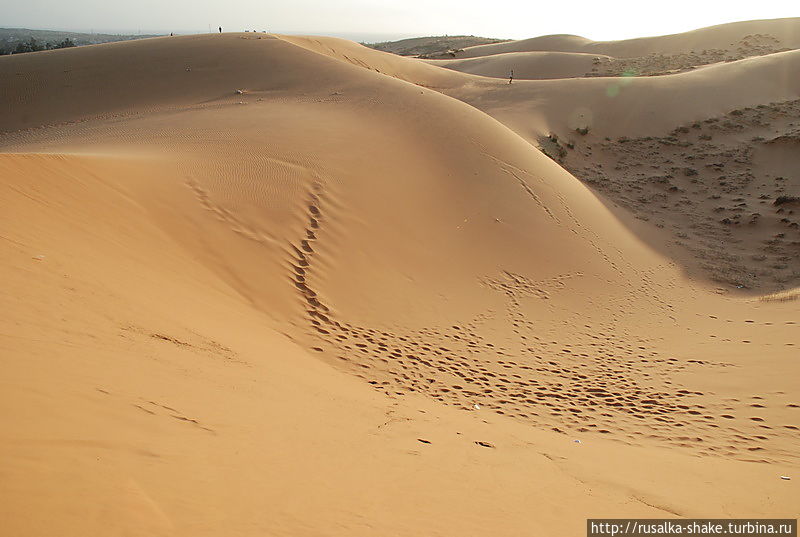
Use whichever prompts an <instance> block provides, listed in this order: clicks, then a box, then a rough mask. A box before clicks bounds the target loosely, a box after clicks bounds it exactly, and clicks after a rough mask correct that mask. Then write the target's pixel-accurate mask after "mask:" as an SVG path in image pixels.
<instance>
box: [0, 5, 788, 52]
mask: <svg viewBox="0 0 800 537" xmlns="http://www.w3.org/2000/svg"><path fill="white" fill-rule="evenodd" d="M797 16H800V2H797V1H792V2H790V1H784V0H777V1H770V0H762V1H758V2H756V1H740V0H732V1H731V0H728V1H703V0H669V1H660V2H648V1H646V0H592V1H584V0H560V1H559V0H551V1H548V2H536V1H533V0H527V1H526V0H489V1H487V0H328V1H321V0H235V1H228V2H223V1H219V0H125V1H119V0H70V1H68V2H65V1H63V0H61V1H54V0H24V1H14V0H0V26H2V27H6V28H18V27H22V28H33V29H47V30H68V31H79V32H83V31H87V32H88V31H94V32H106V33H134V34H135V33H169V32H176V33H200V32H207V31H209V29H212V28H213V29H216V28H217V27H219V26H222V27H223V29H224V30H226V31H243V30H258V31H261V30H266V31H269V32H276V33H308V34H320V35H333V36H338V37H346V38H348V39H353V40H356V41H368V42H374V41H385V40H392V39H400V38H403V37H412V36H423V35H476V36H484V37H499V38H509V39H523V38H527V37H536V36H539V35H547V34H561V33H568V34H576V35H581V36H583V37H588V38H590V39H594V40H598V41H599V40H614V39H628V38H632V37H645V36H651V35H663V34H669V33H678V32H684V31H687V30H693V29H696V28H702V27H705V26H713V25H715V24H722V23H725V22H734V21H741V20H752V19H771V18H779V17H797Z"/></svg>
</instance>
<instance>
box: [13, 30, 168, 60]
mask: <svg viewBox="0 0 800 537" xmlns="http://www.w3.org/2000/svg"><path fill="white" fill-rule="evenodd" d="M145 37H155V36H154V35H118V34H87V33H80V32H61V31H55V30H31V29H28V28H0V54H10V53H11V52H13V51H14V49H16V48H17V45H19V44H20V43H27V42H30V40H31V39H35V40H36V42H37V43H39V44H40V45H42V46H45V45H47V44H48V43H50V45H56V44H58V43H61V42H63V41H64V40H66V39H69V40H71V41H72V42H73V43H75V45H77V46H80V45H95V44H98V43H111V42H113V41H129V40H131V39H142V38H145Z"/></svg>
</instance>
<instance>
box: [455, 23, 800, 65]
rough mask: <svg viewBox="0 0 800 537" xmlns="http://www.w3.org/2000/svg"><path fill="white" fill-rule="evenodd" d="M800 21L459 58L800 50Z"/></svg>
mask: <svg viewBox="0 0 800 537" xmlns="http://www.w3.org/2000/svg"><path fill="white" fill-rule="evenodd" d="M798 24H800V19H798V18H787V19H766V20H757V21H745V22H734V23H729V24H720V25H718V26H711V27H708V28H700V29H698V30H694V31H691V32H685V33H681V34H672V35H663V36H657V37H642V38H638V39H626V40H623V41H592V40H590V39H586V38H585V37H579V36H576V35H548V36H542V37H534V38H531V39H522V40H518V41H508V42H503V43H493V44H489V45H477V46H474V47H467V48H465V49H463V50H462V51H459V52H458V53H456V57H458V58H475V57H480V56H490V55H494V54H503V53H507V52H531V51H551V52H584V53H589V54H605V55H609V56H614V57H616V58H631V57H636V56H646V55H648V54H681V53H689V52H700V51H702V50H709V49H719V50H724V51H728V52H736V51H737V50H738V49H739V48H742V49H753V50H758V49H759V48H777V49H795V48H800V35H799V34H798V33H797V26H798Z"/></svg>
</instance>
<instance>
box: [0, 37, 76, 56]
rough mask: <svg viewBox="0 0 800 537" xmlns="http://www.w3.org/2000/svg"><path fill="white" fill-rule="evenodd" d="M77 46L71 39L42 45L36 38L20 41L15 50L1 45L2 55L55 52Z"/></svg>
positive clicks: (0, 52)
mask: <svg viewBox="0 0 800 537" xmlns="http://www.w3.org/2000/svg"><path fill="white" fill-rule="evenodd" d="M75 46H77V45H76V44H75V42H74V41H73V40H72V39H70V38H69V37H68V38H66V39H64V40H62V41H59V42H58V43H50V42H49V41H48V42H46V43H40V42H39V41H37V40H36V39H35V38H33V37H31V38H30V39H29V40H28V41H20V42H19V43H17V46H16V47H14V48H9V46H8V45H6V46H5V47H4V46H2V45H0V55H4V54H23V53H25V52H38V51H40V50H54V49H58V48H70V47H75Z"/></svg>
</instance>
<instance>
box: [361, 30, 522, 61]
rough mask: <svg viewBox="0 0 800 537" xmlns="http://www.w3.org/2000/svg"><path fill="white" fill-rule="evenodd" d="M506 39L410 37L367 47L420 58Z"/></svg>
mask: <svg viewBox="0 0 800 537" xmlns="http://www.w3.org/2000/svg"><path fill="white" fill-rule="evenodd" d="M505 41H508V39H494V38H491V37H475V36H474V35H446V36H430V37H412V38H410V39H401V40H399V41H386V42H383V43H371V44H369V43H368V44H367V46H368V47H370V48H374V49H376V50H382V51H383V52H391V53H392V54H397V55H399V56H419V57H422V58H425V57H428V56H431V55H443V54H447V53H448V52H450V51H460V50H461V49H463V48H466V47H474V46H477V45H490V44H493V43H503V42H505Z"/></svg>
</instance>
